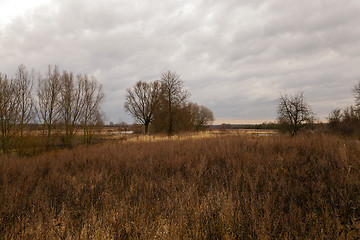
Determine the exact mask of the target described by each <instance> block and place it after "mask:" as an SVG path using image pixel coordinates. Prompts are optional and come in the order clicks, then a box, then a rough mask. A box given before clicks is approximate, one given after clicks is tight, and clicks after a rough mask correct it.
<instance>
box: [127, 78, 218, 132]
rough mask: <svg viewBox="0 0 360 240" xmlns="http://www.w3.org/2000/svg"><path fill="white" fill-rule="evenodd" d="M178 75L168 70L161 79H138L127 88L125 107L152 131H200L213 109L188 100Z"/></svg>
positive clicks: (211, 115) (208, 120)
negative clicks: (149, 80) (146, 80)
mask: <svg viewBox="0 0 360 240" xmlns="http://www.w3.org/2000/svg"><path fill="white" fill-rule="evenodd" d="M183 84H184V82H183V81H182V79H181V77H180V75H178V74H177V73H175V72H172V71H168V72H165V73H163V74H162V75H161V77H160V80H155V81H152V82H143V81H139V82H137V83H136V84H135V86H134V87H133V88H129V89H127V94H126V99H125V104H124V107H125V110H126V111H127V112H128V113H129V114H131V116H132V117H133V118H134V119H135V121H137V122H138V123H140V124H143V126H144V132H145V134H148V133H149V129H150V128H151V131H152V132H154V133H159V132H166V133H167V134H168V135H172V134H173V133H175V132H179V131H199V130H203V129H204V128H206V127H207V126H208V125H209V124H211V123H212V122H213V121H214V114H213V112H212V111H211V110H210V109H208V108H207V107H205V106H202V105H198V104H197V103H193V102H190V101H188V99H189V97H190V93H189V91H187V90H186V89H184V87H183Z"/></svg>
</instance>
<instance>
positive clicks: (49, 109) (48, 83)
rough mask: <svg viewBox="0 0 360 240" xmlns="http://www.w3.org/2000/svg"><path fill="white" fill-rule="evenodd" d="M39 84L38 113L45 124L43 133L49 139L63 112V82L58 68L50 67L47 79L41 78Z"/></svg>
mask: <svg viewBox="0 0 360 240" xmlns="http://www.w3.org/2000/svg"><path fill="white" fill-rule="evenodd" d="M38 84H39V86H38V90H37V97H38V106H37V113H38V118H39V121H40V122H41V123H42V124H43V131H44V133H45V132H46V135H47V137H48V139H49V138H50V136H51V131H52V129H53V128H54V125H55V123H56V122H57V121H58V120H59V118H60V110H61V105H60V101H59V97H60V90H61V82H60V74H59V70H58V68H57V66H55V67H54V68H52V67H51V66H49V67H48V70H47V72H46V75H45V77H44V78H43V77H41V76H39V82H38Z"/></svg>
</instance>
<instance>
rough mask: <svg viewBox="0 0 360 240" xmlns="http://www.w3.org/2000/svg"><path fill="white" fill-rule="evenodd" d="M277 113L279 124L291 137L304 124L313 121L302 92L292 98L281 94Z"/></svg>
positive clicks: (312, 115)
mask: <svg viewBox="0 0 360 240" xmlns="http://www.w3.org/2000/svg"><path fill="white" fill-rule="evenodd" d="M277 113H278V121H279V123H280V124H281V125H282V126H284V127H285V129H286V130H287V131H288V132H290V134H291V135H292V136H295V135H296V134H297V133H298V131H299V129H300V128H302V127H303V126H304V124H305V123H311V122H312V121H313V120H314V114H313V113H312V111H311V109H310V106H309V105H307V104H306V103H305V100H304V93H303V92H300V93H297V94H295V95H294V96H288V95H287V94H286V93H281V94H280V97H279V104H278V107H277Z"/></svg>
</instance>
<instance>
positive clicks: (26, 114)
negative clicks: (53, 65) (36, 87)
mask: <svg viewBox="0 0 360 240" xmlns="http://www.w3.org/2000/svg"><path fill="white" fill-rule="evenodd" d="M15 80H16V84H17V90H18V92H17V94H18V99H19V104H20V109H19V115H20V116H19V117H20V119H19V129H20V137H21V138H22V137H23V131H24V128H25V126H26V125H27V124H28V123H29V122H30V121H31V120H33V118H34V98H33V95H32V87H33V79H32V77H31V76H30V74H29V72H28V71H27V70H26V68H25V65H20V66H19V67H18V69H17V71H16V73H15Z"/></svg>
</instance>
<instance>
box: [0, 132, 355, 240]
mask: <svg viewBox="0 0 360 240" xmlns="http://www.w3.org/2000/svg"><path fill="white" fill-rule="evenodd" d="M359 170H360V142H359V141H358V140H355V139H345V138H339V137H336V136H330V135H320V134H319V135H306V136H305V135H304V136H297V137H294V138H290V137H287V136H267V137H263V136H256V135H247V134H235V135H234V134H218V135H216V134H213V135H212V136H211V137H187V138H185V137H178V139H176V137H173V138H171V139H167V138H165V137H164V138H163V139H162V140H161V141H151V140H149V139H143V140H142V139H138V140H137V141H111V142H105V143H103V144H98V145H94V146H90V147H88V148H86V147H77V148H74V149H71V150H68V149H65V150H56V151H53V152H49V153H44V154H41V155H39V156H36V157H31V158H11V157H0V192H1V195H0V239H357V237H360V171H359Z"/></svg>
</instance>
